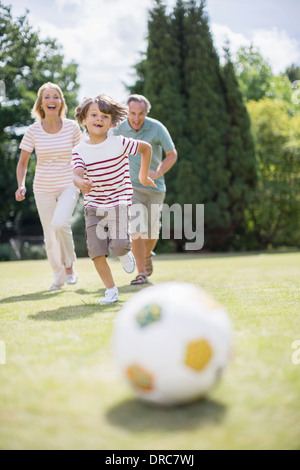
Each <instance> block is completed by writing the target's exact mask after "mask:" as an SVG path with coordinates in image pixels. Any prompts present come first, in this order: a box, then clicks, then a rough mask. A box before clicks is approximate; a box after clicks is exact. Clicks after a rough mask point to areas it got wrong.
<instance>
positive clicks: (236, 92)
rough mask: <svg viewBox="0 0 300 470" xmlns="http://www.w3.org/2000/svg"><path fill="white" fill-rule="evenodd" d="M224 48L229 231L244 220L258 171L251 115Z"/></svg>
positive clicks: (227, 50)
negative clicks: (227, 116) (227, 118)
mask: <svg viewBox="0 0 300 470" xmlns="http://www.w3.org/2000/svg"><path fill="white" fill-rule="evenodd" d="M224 51H225V59H226V63H225V65H224V67H223V77H224V90H225V98H226V104H227V111H228V114H229V119H230V130H229V132H228V134H227V142H226V144H227V149H226V154H227V169H228V171H229V176H230V181H229V187H228V190H227V197H228V199H229V202H230V215H231V221H232V222H231V227H230V232H231V233H232V232H233V231H234V230H235V229H236V228H238V227H241V226H242V225H243V224H244V223H245V215H246V214H245V209H246V208H247V206H248V205H249V202H250V201H251V199H252V195H253V189H254V187H255V184H256V180H257V177H256V176H257V173H256V158H255V145H254V139H253V136H252V133H251V122H250V117H249V114H248V111H247V109H246V106H245V104H244V102H243V96H242V94H241V91H240V89H239V85H238V81H237V78H236V75H235V72H234V65H233V63H232V61H231V57H230V52H229V48H228V47H226V48H224Z"/></svg>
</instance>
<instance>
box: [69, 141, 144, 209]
mask: <svg viewBox="0 0 300 470" xmlns="http://www.w3.org/2000/svg"><path fill="white" fill-rule="evenodd" d="M138 147H139V141H137V140H134V139H128V138H126V137H123V136H113V135H108V137H107V139H106V140H105V141H104V142H102V143H101V144H96V145H91V144H88V143H87V142H85V141H82V142H81V143H80V144H79V145H77V146H76V147H75V148H74V149H73V168H74V170H76V169H78V168H82V169H84V178H88V179H90V180H91V181H93V187H92V190H91V192H90V193H89V194H86V195H85V196H84V205H85V206H89V207H104V208H109V207H115V206H118V205H120V204H124V205H128V206H129V205H131V199H132V192H133V191H132V184H131V180H130V175H129V161H128V155H133V156H135V155H136V154H137V151H138Z"/></svg>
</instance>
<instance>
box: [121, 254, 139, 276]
mask: <svg viewBox="0 0 300 470" xmlns="http://www.w3.org/2000/svg"><path fill="white" fill-rule="evenodd" d="M119 259H120V261H121V263H122V267H123V269H124V271H126V272H127V273H128V274H131V273H133V271H134V270H135V267H136V263H135V257H134V256H133V253H132V251H129V252H128V253H127V254H126V255H124V256H119Z"/></svg>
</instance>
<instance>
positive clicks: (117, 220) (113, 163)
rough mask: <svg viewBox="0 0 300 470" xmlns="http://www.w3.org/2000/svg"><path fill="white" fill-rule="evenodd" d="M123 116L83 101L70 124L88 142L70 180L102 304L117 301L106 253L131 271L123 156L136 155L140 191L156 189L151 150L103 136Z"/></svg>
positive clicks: (102, 98) (101, 103)
mask: <svg viewBox="0 0 300 470" xmlns="http://www.w3.org/2000/svg"><path fill="white" fill-rule="evenodd" d="M127 114H128V109H127V107H126V106H124V105H122V104H120V103H117V102H115V101H114V100H113V99H112V98H110V97H109V96H106V95H99V96H97V97H96V98H94V99H93V98H87V99H85V100H84V101H83V103H82V104H80V105H79V106H78V107H77V108H76V120H77V121H78V123H79V124H80V125H82V126H83V127H85V129H86V131H87V134H88V137H87V139H86V140H83V141H82V142H81V143H80V144H79V145H77V146H76V147H75V148H74V149H73V169H74V171H73V178H74V184H75V185H76V186H77V187H78V188H79V189H80V190H81V191H82V193H83V195H84V206H85V222H86V235H87V247H88V252H89V256H90V258H91V259H92V260H93V261H94V265H95V268H96V270H97V272H98V274H99V276H100V278H101V279H102V282H103V284H104V285H105V287H106V293H105V298H104V299H102V300H101V301H100V303H105V304H107V303H112V302H117V301H118V289H117V287H116V285H115V283H114V280H113V276H112V273H111V270H110V267H109V264H108V263H107V260H106V257H107V256H108V255H109V248H110V249H111V250H112V252H113V253H114V254H115V255H116V256H118V257H119V259H120V261H121V263H122V266H123V268H124V270H125V271H126V272H127V273H132V272H133V271H134V269H135V259H134V256H133V254H132V252H131V243H130V235H129V213H128V206H130V205H131V198H132V192H133V191H132V184H131V181H130V177H129V162H128V155H133V156H136V155H137V154H138V153H141V154H142V165H141V170H140V174H139V180H140V182H141V184H143V185H144V186H152V187H156V185H155V183H154V182H153V181H152V180H151V178H149V177H148V171H149V166H150V161H151V154H152V147H151V145H150V144H148V143H147V142H144V141H139V140H134V139H130V138H125V137H123V136H113V135H111V134H110V133H109V130H110V129H111V128H113V127H116V126H117V125H118V124H119V123H120V122H121V121H122V120H124V119H125V118H126V117H127Z"/></svg>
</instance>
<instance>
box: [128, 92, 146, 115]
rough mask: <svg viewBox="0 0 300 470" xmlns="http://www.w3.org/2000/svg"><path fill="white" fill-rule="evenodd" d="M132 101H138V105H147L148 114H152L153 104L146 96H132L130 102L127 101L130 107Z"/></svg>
mask: <svg viewBox="0 0 300 470" xmlns="http://www.w3.org/2000/svg"><path fill="white" fill-rule="evenodd" d="M131 101H137V102H138V103H145V105H146V111H147V114H149V113H150V110H151V104H150V101H149V100H147V98H145V96H143V95H130V96H129V98H128V100H127V106H129V103H131Z"/></svg>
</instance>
